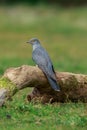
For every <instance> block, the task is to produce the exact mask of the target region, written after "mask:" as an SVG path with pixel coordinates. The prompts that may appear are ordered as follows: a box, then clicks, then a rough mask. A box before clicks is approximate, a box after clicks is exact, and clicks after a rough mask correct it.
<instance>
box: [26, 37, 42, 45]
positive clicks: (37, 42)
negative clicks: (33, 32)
mask: <svg viewBox="0 0 87 130" xmlns="http://www.w3.org/2000/svg"><path fill="white" fill-rule="evenodd" d="M27 43H30V44H31V45H34V44H40V41H39V40H38V39H37V38H32V39H30V40H29V41H27Z"/></svg>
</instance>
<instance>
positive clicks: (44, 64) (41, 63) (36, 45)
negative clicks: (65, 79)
mask: <svg viewBox="0 0 87 130" xmlns="http://www.w3.org/2000/svg"><path fill="white" fill-rule="evenodd" d="M27 43H30V44H31V45H32V46H33V51H32V59H33V60H34V62H35V63H36V64H37V65H38V67H39V68H40V69H41V70H42V71H43V73H44V74H45V75H46V77H47V79H48V82H49V84H50V85H51V87H52V88H53V89H54V90H55V91H60V87H59V85H58V84H57V79H56V74H55V71H54V67H53V64H52V61H51V59H50V57H49V55H48V53H47V51H46V50H45V49H44V48H43V47H42V46H41V44H40V41H39V40H38V39H37V38H32V39H30V40H29V41H27Z"/></svg>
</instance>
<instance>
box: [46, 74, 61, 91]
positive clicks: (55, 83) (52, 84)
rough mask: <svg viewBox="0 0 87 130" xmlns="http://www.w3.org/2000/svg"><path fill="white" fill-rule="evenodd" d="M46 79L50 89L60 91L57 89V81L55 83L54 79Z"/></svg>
mask: <svg viewBox="0 0 87 130" xmlns="http://www.w3.org/2000/svg"><path fill="white" fill-rule="evenodd" d="M47 79H48V81H49V83H50V85H51V87H52V88H53V89H54V90H55V91H60V87H59V85H58V84H57V81H56V80H54V79H52V78H50V77H48V76H47Z"/></svg>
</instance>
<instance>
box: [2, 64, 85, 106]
mask: <svg viewBox="0 0 87 130" xmlns="http://www.w3.org/2000/svg"><path fill="white" fill-rule="evenodd" d="M56 76H57V81H58V83H59V85H60V88H61V91H60V92H57V91H54V90H53V89H52V88H51V87H50V85H49V83H48V81H47V78H46V77H45V75H44V74H43V72H42V71H41V70H40V69H39V68H38V67H34V66H33V67H32V66H28V65H23V66H21V67H17V68H9V69H7V70H6V71H5V73H4V75H3V76H2V77H1V78H0V106H2V105H3V104H4V103H5V102H6V100H8V99H10V98H11V97H12V96H13V95H14V94H15V93H16V92H18V91H19V90H20V89H24V88H26V87H33V91H32V92H31V93H30V94H28V96H27V99H28V101H31V100H35V101H37V100H39V101H41V102H42V103H48V102H68V101H82V102H87V75H82V74H74V73H68V72H56Z"/></svg>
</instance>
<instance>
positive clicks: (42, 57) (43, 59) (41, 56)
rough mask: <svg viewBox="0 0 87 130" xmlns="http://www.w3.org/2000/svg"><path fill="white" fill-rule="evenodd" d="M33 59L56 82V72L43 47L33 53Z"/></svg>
mask: <svg viewBox="0 0 87 130" xmlns="http://www.w3.org/2000/svg"><path fill="white" fill-rule="evenodd" d="M32 58H33V60H34V61H35V63H36V64H37V65H38V67H39V68H40V69H41V70H42V71H43V72H44V73H45V74H46V75H47V76H49V77H50V78H52V79H54V80H56V76H55V71H54V68H53V65H52V62H51V59H50V57H49V55H48V53H47V52H46V50H45V49H44V48H42V47H38V48H36V49H35V50H34V51H33V54H32Z"/></svg>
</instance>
